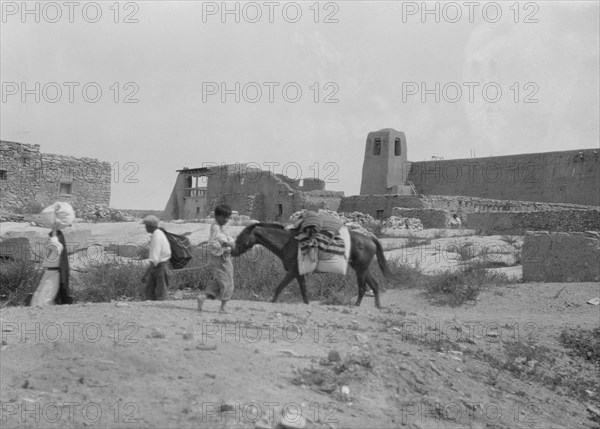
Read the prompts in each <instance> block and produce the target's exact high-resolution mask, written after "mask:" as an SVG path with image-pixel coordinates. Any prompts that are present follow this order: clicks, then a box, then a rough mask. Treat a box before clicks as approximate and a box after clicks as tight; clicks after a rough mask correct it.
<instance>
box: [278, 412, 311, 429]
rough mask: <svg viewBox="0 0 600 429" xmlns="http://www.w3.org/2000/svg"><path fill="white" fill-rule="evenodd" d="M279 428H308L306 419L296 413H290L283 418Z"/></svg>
mask: <svg viewBox="0 0 600 429" xmlns="http://www.w3.org/2000/svg"><path fill="white" fill-rule="evenodd" d="M277 427H278V428H282V429H304V428H305V427H306V418H304V417H303V416H302V415H301V414H297V413H296V412H293V413H292V412H288V413H286V414H285V415H284V416H283V417H281V420H280V421H279V424H278V425H277Z"/></svg>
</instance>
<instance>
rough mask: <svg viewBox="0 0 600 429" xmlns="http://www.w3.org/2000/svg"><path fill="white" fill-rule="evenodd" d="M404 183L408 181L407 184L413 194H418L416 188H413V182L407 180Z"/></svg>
mask: <svg viewBox="0 0 600 429" xmlns="http://www.w3.org/2000/svg"><path fill="white" fill-rule="evenodd" d="M406 183H408V186H410V189H412V192H413V194H415V195H419V193H418V192H417V188H415V184H414V183H413V182H411V181H410V180H409V181H407V182H406Z"/></svg>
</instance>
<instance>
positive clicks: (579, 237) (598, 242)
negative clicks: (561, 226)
mask: <svg viewBox="0 0 600 429" xmlns="http://www.w3.org/2000/svg"><path fill="white" fill-rule="evenodd" d="M522 260H523V281H526V282H532V281H533V282H597V281H600V265H599V264H598V261H599V260H600V234H599V233H598V232H592V231H590V232H585V233H583V232H574V233H565V232H547V231H539V232H529V233H527V234H526V235H525V240H524V241H523V249H522Z"/></svg>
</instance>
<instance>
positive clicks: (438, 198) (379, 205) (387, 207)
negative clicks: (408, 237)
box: [338, 194, 596, 228]
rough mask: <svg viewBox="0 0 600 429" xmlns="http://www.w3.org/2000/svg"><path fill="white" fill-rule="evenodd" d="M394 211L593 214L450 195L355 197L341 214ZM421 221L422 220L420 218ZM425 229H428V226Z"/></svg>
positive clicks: (388, 213)
mask: <svg viewBox="0 0 600 429" xmlns="http://www.w3.org/2000/svg"><path fill="white" fill-rule="evenodd" d="M394 207H400V208H413V209H437V210H449V211H451V212H452V213H458V214H460V215H461V216H462V215H465V214H467V213H477V212H486V211H503V212H523V211H540V210H551V211H556V210H577V209H581V210H589V209H592V208H593V209H595V208H596V207H593V206H582V205H577V204H565V203H538V202H532V201H505V200H494V199H490V198H477V197H464V196H460V195H459V196H449V195H398V194H386V195H354V196H351V197H345V198H343V199H342V201H341V203H340V207H339V209H338V211H340V212H352V211H359V212H362V213H365V214H370V215H371V216H373V217H375V216H376V214H377V211H381V210H383V217H390V216H392V214H393V213H392V209H393V208H394ZM417 217H418V216H417ZM425 228H427V227H426V226H425Z"/></svg>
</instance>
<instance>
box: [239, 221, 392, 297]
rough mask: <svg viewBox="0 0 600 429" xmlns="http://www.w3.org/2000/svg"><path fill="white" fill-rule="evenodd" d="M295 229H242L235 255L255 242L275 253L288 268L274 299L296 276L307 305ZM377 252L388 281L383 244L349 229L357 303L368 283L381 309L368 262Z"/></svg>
mask: <svg viewBox="0 0 600 429" xmlns="http://www.w3.org/2000/svg"><path fill="white" fill-rule="evenodd" d="M295 233H296V231H295V230H287V229H285V228H284V227H283V225H280V224H277V223H255V224H253V225H249V226H247V227H246V228H244V229H243V230H242V232H241V233H240V234H239V235H238V236H237V239H236V241H235V248H234V249H233V251H232V253H231V254H232V256H240V255H242V254H244V253H245V252H247V251H248V250H249V249H251V248H252V247H253V246H254V245H255V244H261V245H263V246H264V247H266V248H267V249H268V250H270V251H271V252H273V253H274V254H275V255H276V256H277V257H278V258H279V259H281V262H283V268H284V269H285V270H286V271H287V273H286V275H285V277H284V278H283V280H281V282H280V283H279V285H278V286H277V288H276V289H275V294H274V295H273V299H272V300H271V302H276V301H277V298H278V297H279V294H280V293H281V292H282V291H283V289H285V287H286V286H287V285H288V284H289V283H290V282H291V281H292V280H294V279H296V280H297V281H298V284H299V285H300V293H301V294H302V299H303V300H304V303H305V304H308V294H307V292H306V278H305V276H304V275H300V274H299V272H298V241H297V240H296V238H295ZM375 255H377V262H378V264H379V268H380V269H381V271H382V273H383V275H384V276H385V278H387V279H388V280H393V279H394V277H393V275H392V274H391V272H390V270H389V268H388V265H387V262H386V260H385V256H384V254H383V249H382V247H381V243H380V242H379V240H377V238H375V237H374V236H371V237H369V236H366V235H364V234H360V233H358V232H354V231H350V261H349V265H350V267H352V269H353V270H354V271H355V272H356V279H357V280H358V299H357V300H356V303H355V305H356V306H359V305H360V303H361V301H362V299H363V296H364V295H365V292H366V286H365V283H367V284H368V285H369V286H370V287H371V289H373V294H374V295H375V306H376V307H377V308H381V303H380V302H379V286H378V285H377V282H376V281H375V279H374V278H373V276H372V275H371V273H370V272H369V264H370V263H371V260H372V259H373V256H375Z"/></svg>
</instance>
